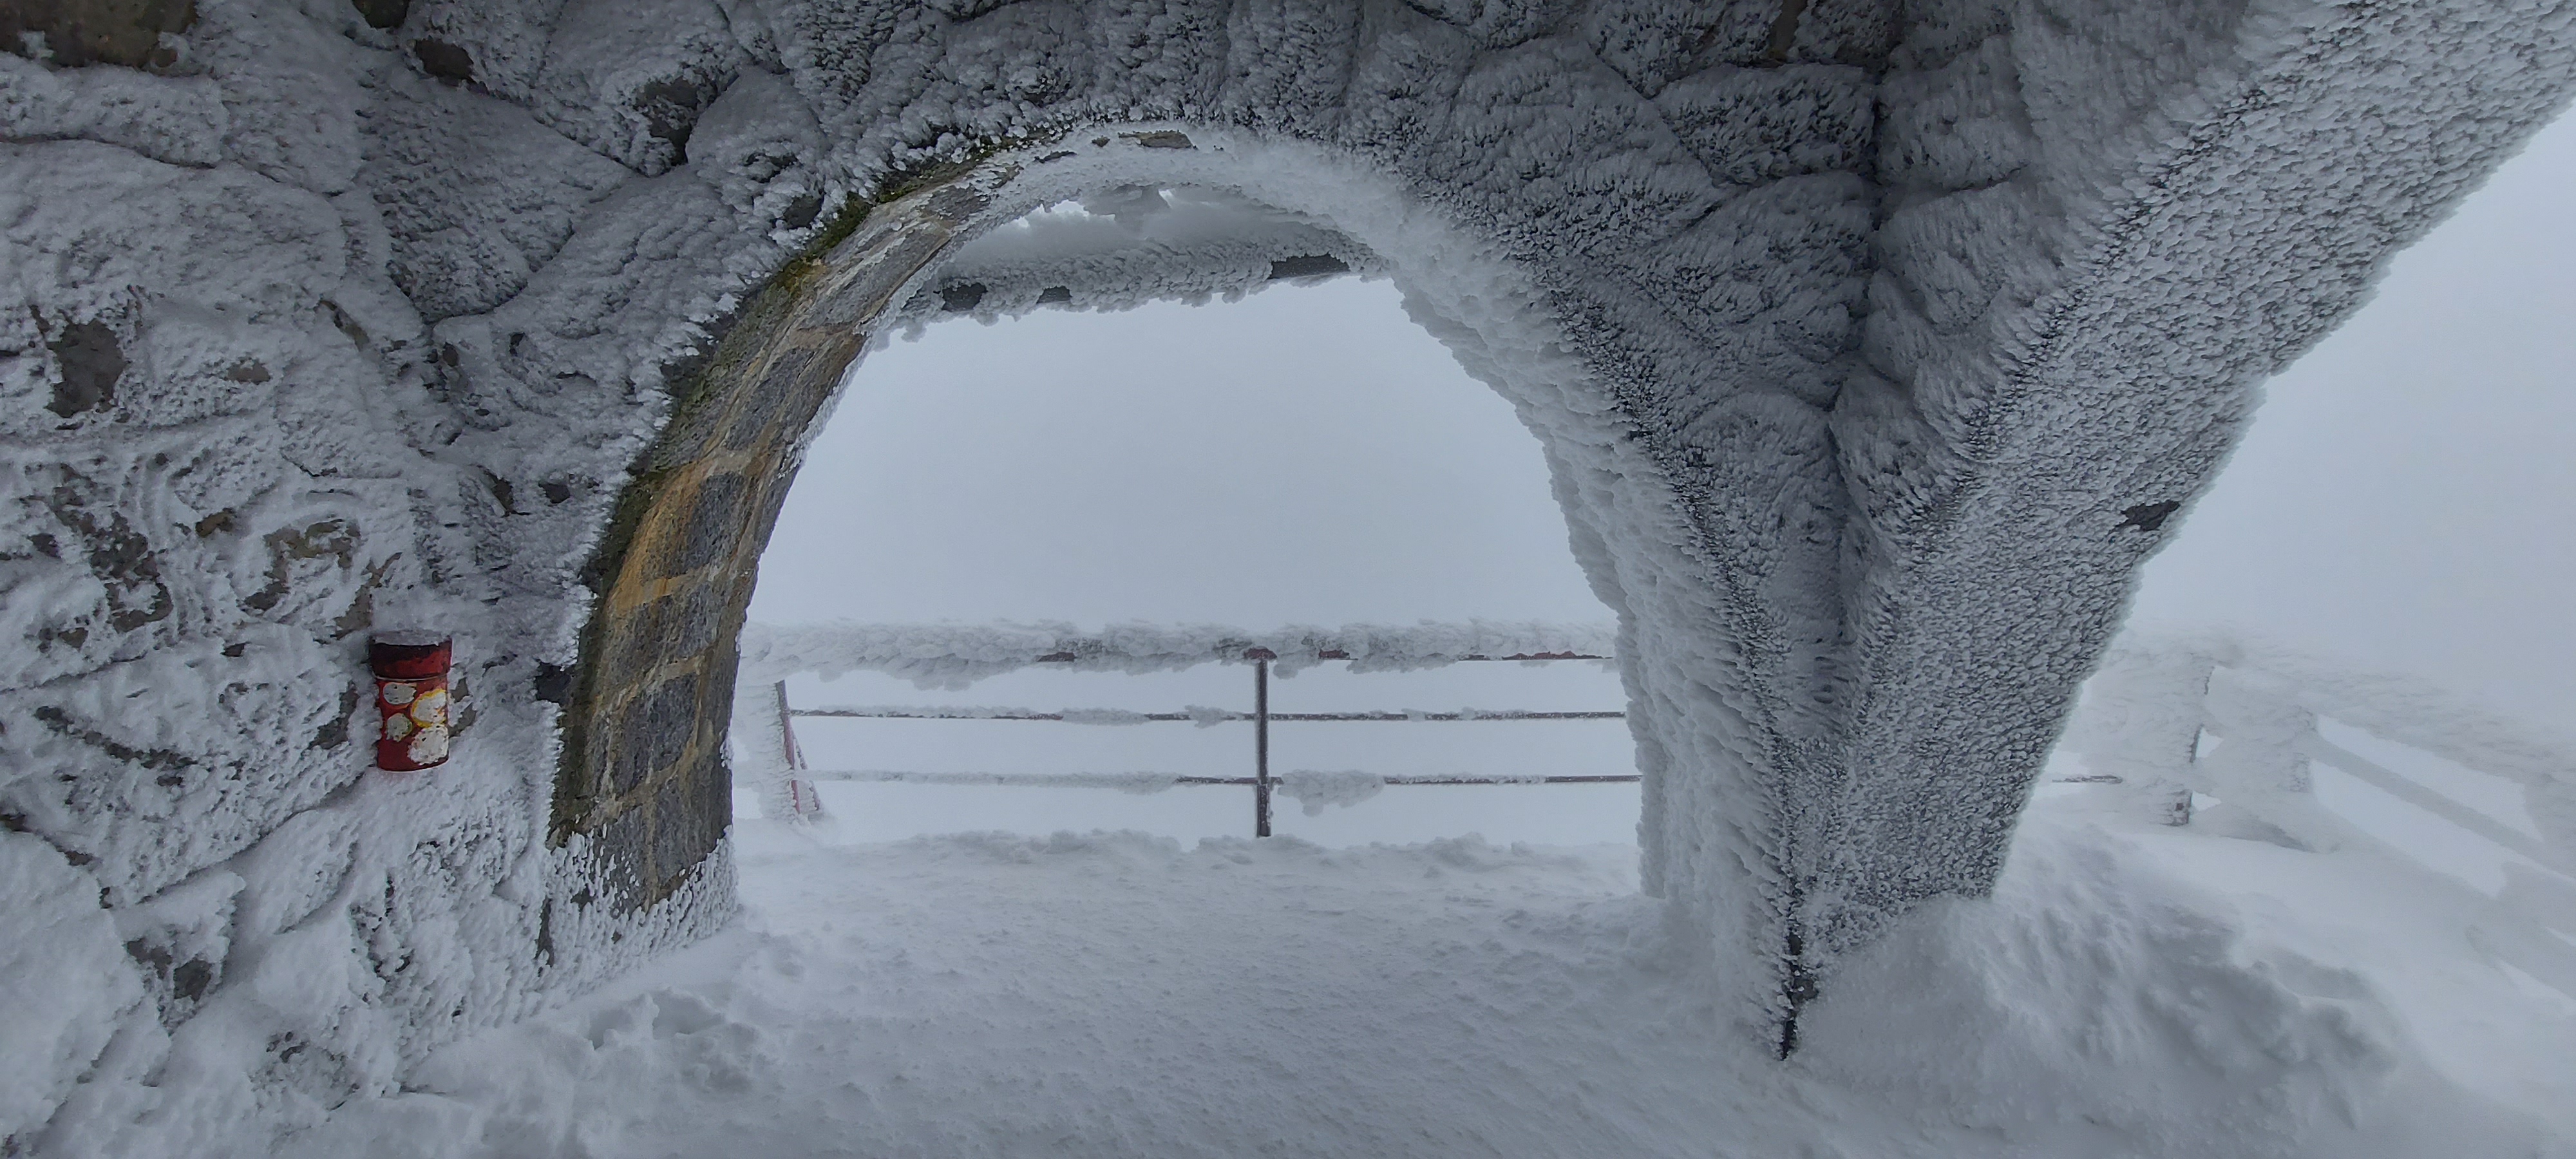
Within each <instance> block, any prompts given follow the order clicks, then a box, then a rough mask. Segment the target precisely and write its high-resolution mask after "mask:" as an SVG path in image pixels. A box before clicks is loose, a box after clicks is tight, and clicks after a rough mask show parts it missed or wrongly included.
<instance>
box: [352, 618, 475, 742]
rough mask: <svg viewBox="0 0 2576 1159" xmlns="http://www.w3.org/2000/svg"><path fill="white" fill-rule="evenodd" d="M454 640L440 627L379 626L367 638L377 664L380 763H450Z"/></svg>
mask: <svg viewBox="0 0 2576 1159" xmlns="http://www.w3.org/2000/svg"><path fill="white" fill-rule="evenodd" d="M453 650H454V649H453V645H452V644H451V642H450V641H449V640H448V638H447V637H446V636H444V635H441V634H439V633H437V632H379V633H377V634H376V635H375V637H374V638H373V639H371V640H369V641H368V642H367V663H368V665H369V666H370V667H372V668H374V669H375V670H376V713H377V717H378V720H379V721H380V722H381V727H380V729H379V730H378V732H377V733H376V767H377V768H380V769H386V770H390V771H392V772H397V773H408V772H415V771H418V770H420V769H428V768H435V767H437V766H439V765H443V764H446V763H447V745H448V731H447V707H448V705H447V667H448V660H449V658H450V656H451V655H452V654H453Z"/></svg>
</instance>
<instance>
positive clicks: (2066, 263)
mask: <svg viewBox="0 0 2576 1159" xmlns="http://www.w3.org/2000/svg"><path fill="white" fill-rule="evenodd" d="M2044 14H2045V17H2046V18H2044V19H2040V18H2034V17H2035V16H2039V15H2041V14H2039V13H2024V12H2015V11H2013V10H2009V9H2007V10H2003V11H1994V10H1988V9H1981V8H1979V7H1976V6H1959V7H1958V8H1956V9H1955V10H1950V11H1940V10H1934V11H1927V12H1925V13H1924V15H1923V17H1922V19H1920V20H1919V21H1918V22H1917V24H1916V25H1915V26H1914V27H1912V28H1911V29H1909V30H1908V32H1907V37H1906V39H1905V40H1904V41H1903V42H1901V43H1900V45H1899V47H1898V49H1897V52H1896V54H1895V55H1894V56H1893V57H1892V58H1891V65H1892V67H1891V70H1890V72H1889V74H1888V80H1887V85H1888V91H1889V92H1890V93H1891V94H1895V93H1903V94H1908V95H1911V96H1912V97H1913V99H1914V100H1915V101H1919V105H1918V110H1917V111H1916V112H1914V113H1912V114H1911V115H1910V116H1908V117H1906V118H1904V119H1903V120H1902V122H1901V123H1903V124H1904V125H1905V131H1903V132H1898V131H1896V130H1897V126H1898V124H1899V123H1900V121H1899V120H1896V119H1891V121H1890V124H1889V126H1888V131H1887V132H1885V133H1884V134H1883V136H1882V138H1881V141H1880V151H1881V152H1880V156H1881V165H1882V175H1883V178H1884V179H1886V180H1888V181H1890V183H1891V185H1892V186H1893V188H1891V190H1890V193H1889V196H1890V199H1891V204H1892V205H1896V206H1901V207H1902V208H1898V209H1897V210H1896V212H1894V213H1893V214H1892V215H1891V216H1890V217H1889V218H1888V220H1887V222H1886V224H1885V225H1884V226H1883V227H1882V228H1881V230H1880V232H1879V235H1878V238H1877V243H1876V244H1877V249H1878V253H1879V261H1878V266H1879V268H1878V270H1877V272H1876V273H1875V274H1873V276H1872V279H1871V284H1870V295H1871V297H1870V305H1871V309H1870V313H1869V315H1868V318H1867V325H1866V326H1865V328H1864V331H1863V341H1862V346H1861V351H1860V352H1861V354H1862V355H1863V358H1864V360H1865V362H1866V367H1865V368H1859V369H1856V370H1855V373H1854V374H1853V376H1852V377H1851V378H1850V379H1849V380H1848V383H1847V385H1846V388H1845V391H1844V394H1843V396H1842V399H1841V401H1840V402H1839V403H1838V404H1837V407H1836V411H1835V415H1834V422H1835V425H1836V434H1837V443H1838V454H1839V458H1840V462H1841V465H1842V468H1843V472H1844V477H1845V478H1846V479H1847V480H1848V482H1849V486H1850V489H1851V494H1852V497H1853V501H1854V504H1855V512H1854V514H1855V516H1856V518H1855V520H1854V522H1853V525H1852V527H1851V529H1850V533H1849V535H1848V537H1847V541H1846V547H1845V550H1846V551H1847V552H1849V553H1850V555H1851V558H1852V563H1853V566H1852V567H1851V568H1850V569H1849V570H1848V571H1847V573H1846V574H1847V575H1849V576H1850V577H1852V580H1853V582H1852V584H1851V585H1850V587H1849V588H1848V589H1847V591H1848V594H1847V597H1846V598H1847V600H1848V601H1849V603H1848V605H1847V612H1846V616H1845V623H1846V624H1847V625H1848V628H1849V631H1850V632H1851V635H1852V644H1853V655H1854V657H1855V659H1856V661H1857V663H1858V668H1857V670H1856V671H1855V672H1854V673H1853V676H1854V687H1855V688H1856V689H1857V690H1858V694H1857V695H1856V697H1855V698H1854V700H1853V702H1852V704H1851V705H1850V718H1849V724H1848V728H1849V730H1850V731H1849V734H1848V740H1847V741H1846V742H1845V743H1846V744H1847V745H1848V746H1849V751H1850V752H1852V753H1854V754H1867V753H1880V752H1908V753H1910V754H1912V757H1911V760H1910V761H1908V762H1904V763H1901V764H1883V765H1878V766H1875V767H1873V766H1872V765H1871V764H1869V763H1866V762H1864V761H1861V760H1854V761H1853V762H1852V763H1851V766H1850V767H1851V768H1852V769H1853V776H1852V777H1851V779H1850V780H1849V781H1848V782H1847V784H1846V787H1845V788H1844V789H1843V791H1842V792H1841V793H1840V794H1839V796H1838V797H1837V799H1835V800H1834V802H1833V804H1832V807H1831V808H1830V809H1826V810H1821V811H1820V812H1822V813H1823V815H1825V816H1828V817H1830V818H1832V822H1831V823H1832V824H1833V826H1834V827H1835V828H1834V830H1833V837H1832V840H1831V851H1830V853H1827V854H1825V857H1824V860H1826V861H1827V863H1829V864H1830V863H1834V862H1839V863H1840V864H1841V866H1842V867H1843V873H1844V874H1845V875H1846V877H1847V882H1848V884H1846V885H1845V886H1844V887H1843V888H1844V889H1845V890H1847V891H1848V892H1846V893H1844V894H1843V895H1842V896H1840V897H1836V898H1833V899H1830V900H1828V901H1827V902H1826V903H1825V904H1823V905H1821V906H1820V907H1819V911H1820V912H1819V913H1818V914H1817V916H1816V917H1815V918H1814V919H1813V920H1814V923H1815V930H1816V933H1815V936H1816V937H1817V938H1818V940H1819V941H1820V942H1821V943H1822V944H1823V946H1824V948H1826V949H1828V950H1831V949H1834V948H1836V947H1840V946H1845V945H1850V944H1853V943H1856V942H1858V941H1860V940H1863V939H1866V938H1867V937H1868V936H1870V933H1871V932H1872V931H1873V930H1874V929H1876V928H1877V926H1878V925H1879V924H1880V923H1881V922H1882V921H1883V920H1884V919H1885V916H1886V915H1887V913H1888V912H1889V911H1890V910H1891V909H1892V908H1893V906H1894V903H1896V902H1897V901H1898V899H1901V898H1904V897H1906V896H1908V895H1910V894H1913V893H1915V892H1917V890H1918V889H1919V887H1918V886H1917V885H1916V882H1918V881H1919V880H1920V878H1921V877H1922V875H1923V874H1925V873H1926V872H1943V871H1947V872H1952V873H1957V874H1960V875H1964V876H1969V877H1979V878H1985V879H1991V876H1992V874H1993V873H1994V872H1995V868H1996V862H1997V859H1999V858H2000V856H2001V852H2002V849H2003V843H2002V841H2001V840H2000V838H2001V837H2002V835H2004V834H2005V833H2008V832H2009V830H2010V827H2011V825H2012V821H2013V818H2014V816H2015V814H2016V813H2017V811H2018V809H2019V807H2020V805H2021V801H2022V797H2023V793H2024V790H2025V788H2026V785H2027V774H2024V775H2023V776H2022V777H2020V778H2014V777H2007V776H1998V775H1996V774H1997V773H1999V772H2001V771H2003V770H2007V769H2025V770H2026V769H2030V768H2034V767H2035V766H2036V764H2037V762H2038V761H2039V759H2040V758H2041V757H2042V756H2043V755H2044V753H2045V751H2046V746H2047V744H2048V742H2049V741H2050V739H2051V731H2052V730H2051V729H2049V728H2047V727H2041V726H2039V723H2040V721H2042V720H2048V719H2053V718H2054V717H2056V716H2058V715H2059V714H2061V713H2062V711H2063V707H2062V706H2063V705H2064V703H2065V700H2066V691H2065V690H2067V689H2071V687H2072V684H2073V681H2074V680H2076V679H2077V678H2079V677H2081V676H2082V675H2083V674H2084V672H2085V671H2086V670H2087V669H2088V668H2089V667H2090V666H2091V665H2092V663H2093V661H2094V657H2095V656H2096V655H2097V654H2098V652H2099V651H2100V649H2101V647H2102V645H2103V643H2104V642H2105V641H2106V640H2107V639H2108V638H2109V635H2110V633H2111V630H2112V628H2113V627H2114V626H2115V621H2116V617H2117V613H2118V609H2119V601H2120V599H2121V598H2122V597H2123V595H2124V594H2125V591H2126V577H2127V576H2128V575H2129V574H2131V572H2132V571H2133V570H2134V569H2135V567H2136V566H2137V564H2138V563H2139V562H2140V561H2142V560H2143V559H2144V557H2145V556H2146V555H2147V554H2149V553H2150V552H2152V551H2153V550H2154V549H2155V547H2156V546H2157V545H2158V544H2159V542H2160V538H2159V537H2160V535H2162V534H2164V533H2167V532H2169V531H2170V530H2171V529H2172V527H2173V526H2174V524H2173V523H2171V522H2169V519H2170V517H2172V516H2174V514H2175V512H2176V511H2177V509H2178V508H2179V507H2180V506H2181V505H2182V504H2184V503H2186V502H2187V501H2188V500H2189V499H2190V498H2191V497H2192V496H2194V495H2196V494H2197V493H2198V492H2199V491H2200V489H2201V488H2202V487H2203V486H2204V485H2205V484H2206V483H2207V481H2208V479H2209V478H2210V476H2211V475H2212V473H2214V472H2215V470H2216V469H2217V467H2218V465H2219V463H2220V461H2221V459H2222V458H2223V456H2224V455H2225V453H2226V451H2227V450H2228V448H2229V447H2231V446H2232V445H2233V443H2234V440H2235V438H2236V435H2237V433H2238V432H2239V430H2241V428H2242V424H2243V423H2244V422H2245V420H2246V419H2247V418H2248V417H2249V414H2250V411H2251V408H2252V406H2253V404H2254V402H2255V401H2256V398H2257V396H2256V393H2255V387H2256V385H2257V384H2258V383H2259V382H2260V381H2261V380H2262V379H2263V378H2264V377H2266V376H2268V375H2270V374H2271V373H2273V372H2275V371H2277V370H2278V369H2280V367H2282V366H2283V365H2285V364H2286V363H2287V362H2288V361H2289V360H2290V358H2292V357H2293V356H2295V355H2296V354H2298V353H2300V352H2301V351H2303V350H2304V349H2305V348H2306V347H2307V346H2308V345H2309V344H2311V343H2313V342H2314V341H2316V340H2317V339H2318V338H2320V337H2322V336H2323V335H2324V334H2325V332H2326V331H2327V330H2328V329H2330V328H2331V327H2332V326H2333V325H2334V324H2335V323H2336V322H2338V321H2339V320H2340V319H2341V318H2342V317H2343V316H2345V315H2346V314H2347V313H2348V312H2349V311H2351V310H2352V309H2353V308H2355V307H2356V306H2357V305H2358V304H2359V303H2360V301H2361V300H2362V298H2363V296H2364V295H2365V293H2366V292H2367V289H2368V286H2369V283H2370V281H2371V280H2372V279H2373V278H2375V277H2376V276H2377V274H2378V272H2379V270H2380V268H2381V263H2382V262H2383V261H2384V260H2385V258H2386V257H2387V255H2388V254H2390V253H2391V252H2393V251H2394V249H2395V248H2396V247H2397V246H2399V245H2401V244H2403V243H2405V242H2408V241H2411V240H2413V239H2414V238H2415V237H2417V236H2420V235H2421V234H2422V233H2423V232H2424V231H2425V230H2426V229H2428V228H2430V227H2431V225H2432V224H2433V223H2434V222H2435V221H2436V220H2438V218H2439V216H2440V215H2441V214H2442V213H2443V212H2444V211H2446V210H2447V208H2448V207H2449V206H2450V205H2451V204H2452V203H2453V202H2454V201H2455V200H2456V199H2457V198H2458V197H2459V196H2460V195H2461V194H2462V193H2464V192H2465V191H2466V190H2467V189H2468V188H2469V187H2470V186H2471V185H2472V184H2474V183H2475V182H2476V181H2477V180H2478V179H2479V178H2480V177H2481V176H2483V174H2484V173H2485V171H2486V168H2487V167H2488V166H2489V165H2491V164H2493V162H2494V160H2495V159H2497V158H2498V157H2500V156H2502V155H2503V154H2504V153H2506V152H2507V151H2509V150H2511V149H2512V148H2514V147H2516V146H2517V145H2518V144H2519V142H2520V141H2521V140H2522V138H2523V136H2524V135H2525V134H2527V133H2528V132H2529V131H2531V130H2532V129H2533V128H2534V127H2536V126H2538V125H2539V124H2541V123H2544V122H2545V121H2546V120H2547V119H2548V118H2549V117H2551V116H2553V115H2555V114H2556V113H2557V112H2558V111H2559V110H2560V109H2561V108H2563V107H2564V103H2565V96H2566V84H2567V79H2566V78H2567V77H2568V76H2569V74H2570V72H2571V70H2576V49H2572V48H2571V40H2570V20H2571V11H2570V9H2569V8H2568V7H2567V6H2565V5H2548V4H2542V5H2514V6H2512V7H2511V8H2510V9H2509V10H2507V9H2502V8H2492V9H2491V8H2488V7H2484V6H2478V5H2427V6H2417V7H2409V8H2405V9H2387V10H2381V9H2362V8H2350V7H2323V6H2313V5H2305V4H2255V5H2243V6H2237V5H2224V4H2205V5H2197V6H2192V7H2187V8H2182V9H2176V10H2174V11H2172V12H2170V13H2168V14H2165V15H2162V16H2157V17H2152V18H2151V17H2149V16H2147V15H2145V14H2142V13H2138V12H2136V11H2135V10H2133V9H2131V8H2129V7H2127V6H2119V5H2104V6H2100V8H2099V10H2098V11H2097V10H2094V9H2093V8H2092V7H2091V6H2084V5H2066V6H2063V7H2052V8H2050V9H2047V10H2045V13H2044ZM1889 107H1891V108H1893V107H1896V102H1895V101H1890V102H1889ZM1891 162H1896V163H1895V164H1890V163H1891ZM1971 591H1973V592H1975V593H1977V596H1976V598H1974V599H1959V598H1949V599H1943V598H1938V596H1939V594H1941V593H1965V592H1971ZM1927 597H1931V598H1927ZM2043 710H2045V712H2044V713H2043ZM1945 818H1955V819H1958V820H1947V821H1942V820H1941V819H1945ZM1961 820H1964V821H1966V822H1967V823H1966V824H1960V823H1959V821H1961ZM1933 821H1940V822H1941V823H1939V824H1927V822H1933ZM1896 850H1905V851H1908V852H1907V853H1906V854H1905V855H1903V856H1902V857H1890V856H1887V855H1886V854H1887V853H1889V852H1891V851H1896ZM1823 852H1824V851H1823V850H1820V853H1823ZM1873 861H1875V862H1876V864H1871V862H1873ZM1934 867H1941V868H1939V869H1935V868H1934Z"/></svg>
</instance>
